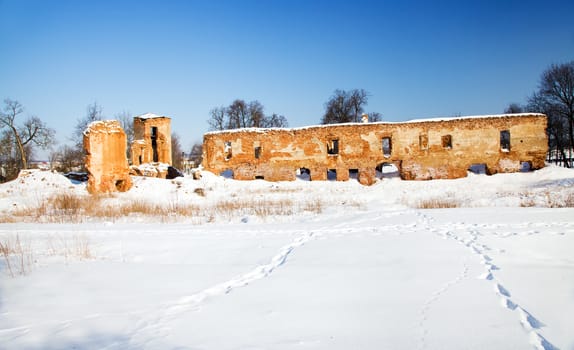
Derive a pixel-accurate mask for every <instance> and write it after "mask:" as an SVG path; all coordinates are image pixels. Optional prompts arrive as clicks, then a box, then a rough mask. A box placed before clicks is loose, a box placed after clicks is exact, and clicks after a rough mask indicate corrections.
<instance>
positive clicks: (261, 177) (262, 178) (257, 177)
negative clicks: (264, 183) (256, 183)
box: [255, 175, 265, 180]
mask: <svg viewBox="0 0 574 350" xmlns="http://www.w3.org/2000/svg"><path fill="white" fill-rule="evenodd" d="M255 180H265V176H263V175H255Z"/></svg>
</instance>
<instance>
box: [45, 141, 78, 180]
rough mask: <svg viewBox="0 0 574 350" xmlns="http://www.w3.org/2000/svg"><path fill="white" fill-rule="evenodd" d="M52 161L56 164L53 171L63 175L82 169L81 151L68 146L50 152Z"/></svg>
mask: <svg viewBox="0 0 574 350" xmlns="http://www.w3.org/2000/svg"><path fill="white" fill-rule="evenodd" d="M50 157H51V158H52V161H53V162H54V163H56V164H57V165H56V166H55V170H57V171H59V172H63V173H67V172H70V171H76V170H80V169H82V167H83V166H84V162H83V151H82V150H79V149H77V148H76V147H72V146H69V145H62V146H60V147H59V148H58V149H57V150H56V151H54V152H52V154H51V156H50Z"/></svg>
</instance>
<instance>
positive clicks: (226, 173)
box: [219, 169, 233, 179]
mask: <svg viewBox="0 0 574 350" xmlns="http://www.w3.org/2000/svg"><path fill="white" fill-rule="evenodd" d="M219 176H222V177H224V178H226V179H233V170H231V169H227V170H224V171H222V172H220V173H219Z"/></svg>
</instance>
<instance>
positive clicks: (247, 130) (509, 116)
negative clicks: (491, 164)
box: [206, 113, 545, 135]
mask: <svg viewBox="0 0 574 350" xmlns="http://www.w3.org/2000/svg"><path fill="white" fill-rule="evenodd" d="M532 116H535V117H543V116H545V115H544V114H541V113H515V114H491V115H473V116H458V117H437V118H425V119H412V120H405V121H398V122H392V121H381V122H369V123H339V124H319V125H308V126H302V127H297V128H242V129H229V130H216V131H209V132H207V133H206V134H207V135H209V134H222V133H237V132H261V133H264V132H266V131H268V130H307V129H314V128H328V127H333V126H358V125H359V126H360V125H374V124H388V125H396V124H410V123H413V124H414V123H428V122H432V123H435V122H443V121H453V120H465V119H487V118H521V117H532Z"/></svg>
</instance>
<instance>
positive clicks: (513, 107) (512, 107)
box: [504, 103, 524, 114]
mask: <svg viewBox="0 0 574 350" xmlns="http://www.w3.org/2000/svg"><path fill="white" fill-rule="evenodd" d="M522 112H524V108H523V107H522V106H521V105H519V104H518V103H511V104H509V105H508V107H506V109H505V110H504V113H507V114H513V113H522Z"/></svg>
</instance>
